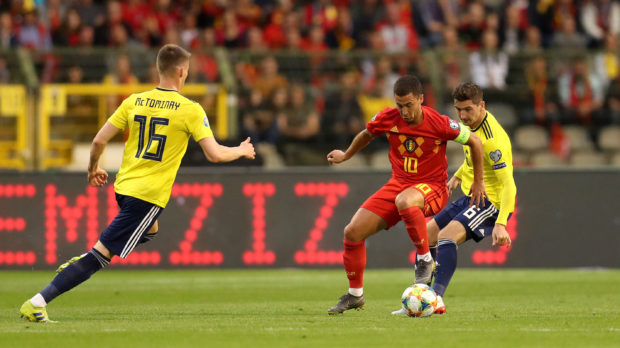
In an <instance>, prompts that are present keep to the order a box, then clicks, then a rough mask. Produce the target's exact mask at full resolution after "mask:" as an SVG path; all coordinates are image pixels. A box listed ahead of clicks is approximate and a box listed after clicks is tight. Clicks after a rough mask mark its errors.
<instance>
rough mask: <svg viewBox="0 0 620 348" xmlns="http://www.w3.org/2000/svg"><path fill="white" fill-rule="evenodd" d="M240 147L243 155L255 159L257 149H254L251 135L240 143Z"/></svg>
mask: <svg viewBox="0 0 620 348" xmlns="http://www.w3.org/2000/svg"><path fill="white" fill-rule="evenodd" d="M239 148H240V149H241V152H242V153H243V155H242V156H243V157H245V158H249V159H254V158H255V157H256V151H255V150H254V145H253V144H252V143H251V142H250V137H248V138H247V139H245V140H244V141H243V142H242V143H241V144H239Z"/></svg>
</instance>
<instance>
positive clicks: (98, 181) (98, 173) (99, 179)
mask: <svg viewBox="0 0 620 348" xmlns="http://www.w3.org/2000/svg"><path fill="white" fill-rule="evenodd" d="M88 183H89V184H90V185H92V186H95V187H101V186H103V185H105V184H107V183H108V172H106V171H105V170H103V169H101V168H99V167H97V169H95V170H94V171H92V172H90V171H89V172H88Z"/></svg>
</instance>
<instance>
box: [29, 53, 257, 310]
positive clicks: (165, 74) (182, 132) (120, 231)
mask: <svg viewBox="0 0 620 348" xmlns="http://www.w3.org/2000/svg"><path fill="white" fill-rule="evenodd" d="M190 56H191V54H190V53H189V52H187V51H186V50H185V49H183V48H181V47H179V46H177V45H171V44H169V45H164V46H163V47H162V48H161V49H160V50H159V53H158V54H157V62H156V64H157V71H158V73H159V81H160V82H159V86H158V87H157V88H156V89H153V90H150V91H147V92H143V93H137V94H133V95H131V96H130V97H128V98H127V99H125V100H124V101H123V103H122V104H121V106H120V107H119V108H118V109H117V110H116V112H114V114H113V115H112V116H111V117H110V118H109V119H108V122H106V123H105V125H103V127H102V128H101V129H100V130H99V132H98V133H97V135H96V136H95V139H93V143H92V146H91V150H90V161H89V164H88V183H89V184H90V185H92V186H96V187H101V186H103V185H104V184H106V183H107V180H108V173H107V172H106V171H105V170H103V169H102V168H100V167H99V165H98V163H99V158H100V157H101V154H102V153H103V150H104V149H105V146H106V144H107V143H108V141H110V139H112V138H113V137H114V136H115V135H116V134H118V133H119V132H120V131H121V130H124V129H128V130H129V138H128V139H127V142H126V144H125V151H124V153H123V162H122V164H121V168H120V171H119V172H118V175H117V177H116V182H115V185H114V189H115V191H116V201H117V203H118V205H119V208H120V211H119V213H118V215H117V216H116V217H115V218H114V220H112V222H111V223H110V224H109V225H108V226H107V228H106V229H105V230H104V231H103V232H102V233H101V235H100V236H99V240H98V241H97V242H96V243H95V245H94V247H93V248H92V249H91V250H90V251H89V252H87V253H85V254H83V255H81V256H76V257H73V258H71V259H70V260H69V261H67V262H66V263H64V264H62V265H61V266H60V267H59V268H58V275H56V277H55V278H54V280H52V282H51V283H50V284H49V285H48V286H46V287H45V288H44V289H43V290H41V291H40V292H39V293H37V294H36V295H34V296H33V297H32V298H31V299H30V300H26V302H24V304H22V306H21V308H20V313H21V315H22V317H24V318H26V319H27V320H29V321H33V322H49V321H50V320H49V318H48V316H47V311H46V306H47V304H48V303H49V302H50V301H52V300H53V299H55V298H56V297H58V296H59V295H61V294H63V293H65V292H66V291H69V290H71V289H72V288H74V287H76V286H78V285H79V284H81V283H82V282H84V281H85V280H87V279H88V278H90V276H91V275H92V274H94V273H95V272H97V271H99V270H101V269H102V268H103V267H104V266H106V265H108V264H109V263H110V259H111V258H112V257H113V256H114V255H119V256H120V257H123V258H125V257H127V256H128V255H129V254H130V253H131V252H132V251H133V250H134V248H135V247H136V245H138V244H141V243H144V242H148V241H149V240H151V239H152V238H153V237H154V236H155V234H156V233H157V218H158V216H159V214H160V213H161V211H162V210H163V208H164V207H165V206H166V203H167V202H168V199H169V198H170V192H171V190H172V184H173V183H174V179H175V177H176V174H177V171H178V169H179V165H180V163H181V159H182V158H183V154H185V150H186V149H187V142H188V140H189V137H190V136H191V137H193V138H194V140H196V141H197V142H198V144H200V147H201V148H202V150H203V152H204V154H205V156H206V157H207V159H208V160H209V161H212V162H228V161H232V160H235V159H237V158H239V157H246V158H250V159H253V158H254V156H255V152H254V146H253V145H252V144H251V143H250V139H249V138H248V139H246V140H245V141H243V142H242V143H241V144H239V146H236V147H228V146H222V145H220V144H218V143H217V141H216V140H215V138H214V137H213V132H212V131H211V128H210V127H209V120H208V119H207V116H206V115H205V112H204V110H203V109H202V107H201V106H200V105H199V104H197V103H195V102H192V101H191V100H189V99H187V98H185V97H183V96H182V95H180V94H179V91H180V90H181V88H183V85H184V84H185V79H186V78H187V71H188V69H189V58H190Z"/></svg>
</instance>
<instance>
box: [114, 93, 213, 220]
mask: <svg viewBox="0 0 620 348" xmlns="http://www.w3.org/2000/svg"><path fill="white" fill-rule="evenodd" d="M108 122H110V123H111V124H113V125H114V126H115V127H117V128H120V129H129V137H128V138H127V142H126V143H125V150H124V153H123V162H122V164H121V168H120V170H119V172H118V174H117V176H116V181H115V182H114V190H115V191H116V192H117V193H119V194H122V195H126V196H132V197H135V198H139V199H141V200H144V201H147V202H150V203H153V204H155V205H158V206H160V207H162V208H163V207H165V206H166V203H168V200H169V199H170V192H171V191H172V184H173V183H174V179H175V177H176V175H177V171H178V170H179V165H180V164H181V159H182V158H183V155H184V154H185V151H186V150H187V142H188V140H189V137H190V135H192V136H193V137H194V140H196V141H200V140H201V139H204V138H206V137H212V136H213V132H212V131H211V128H210V126H209V120H208V118H207V115H206V114H205V112H204V110H203V109H202V107H201V106H200V104H198V103H196V102H194V101H192V100H190V99H187V98H185V97H184V96H182V95H181V94H179V93H178V92H177V91H173V90H167V89H162V88H156V89H153V90H150V91H146V92H142V93H136V94H132V95H131V96H129V97H128V98H127V99H125V100H124V101H123V103H122V104H121V105H120V106H119V107H118V109H116V111H115V112H114V114H112V116H110V118H109V119H108Z"/></svg>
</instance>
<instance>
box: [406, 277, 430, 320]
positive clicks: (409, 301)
mask: <svg viewBox="0 0 620 348" xmlns="http://www.w3.org/2000/svg"><path fill="white" fill-rule="evenodd" d="M401 303H402V305H403V309H405V311H407V314H408V315H409V316H410V317H428V316H430V315H432V314H433V313H434V312H435V309H436V308H437V294H436V293H435V290H433V289H432V288H431V287H429V286H428V285H426V284H414V285H412V286H410V287H408V288H407V289H405V291H404V292H403V296H401Z"/></svg>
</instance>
